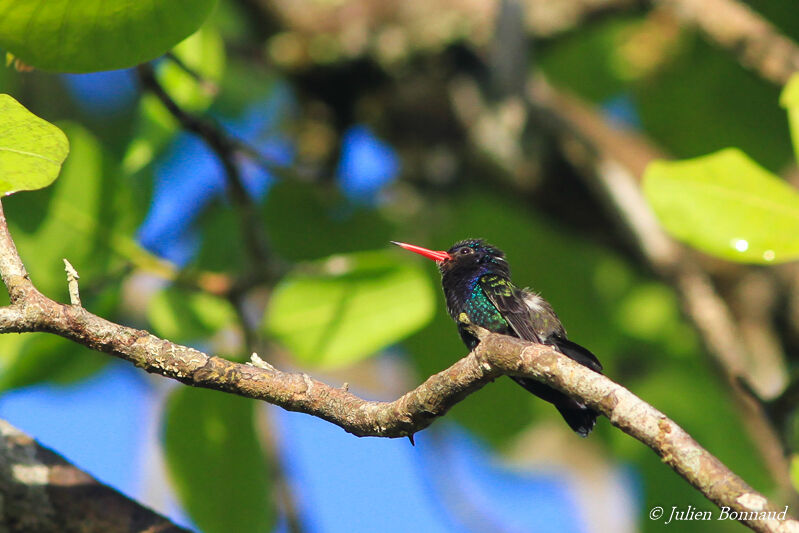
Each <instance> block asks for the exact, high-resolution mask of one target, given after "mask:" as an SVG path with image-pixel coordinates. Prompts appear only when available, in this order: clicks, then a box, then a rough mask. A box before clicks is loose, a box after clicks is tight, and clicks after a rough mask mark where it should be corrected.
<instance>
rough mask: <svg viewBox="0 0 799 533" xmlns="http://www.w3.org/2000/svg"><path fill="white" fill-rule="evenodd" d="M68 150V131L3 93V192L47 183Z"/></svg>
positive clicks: (0, 125) (0, 182) (0, 187)
mask: <svg viewBox="0 0 799 533" xmlns="http://www.w3.org/2000/svg"><path fill="white" fill-rule="evenodd" d="M68 152H69V141H68V140H67V136H66V135H64V132H62V131H61V130H60V129H58V127H56V126H54V125H53V124H50V123H49V122H47V121H46V120H44V119H41V118H39V117H37V116H36V115H34V114H33V113H31V112H30V111H28V110H27V109H25V107H24V106H23V105H22V104H20V103H19V102H17V101H16V100H14V99H13V98H11V97H10V96H9V95H7V94H0V196H6V195H8V194H11V193H13V192H17V191H30V190H34V189H41V188H42V187H47V186H48V185H50V184H51V183H52V182H53V180H55V179H56V177H57V176H58V172H59V170H61V163H63V162H64V159H65V158H66V157H67V153H68Z"/></svg>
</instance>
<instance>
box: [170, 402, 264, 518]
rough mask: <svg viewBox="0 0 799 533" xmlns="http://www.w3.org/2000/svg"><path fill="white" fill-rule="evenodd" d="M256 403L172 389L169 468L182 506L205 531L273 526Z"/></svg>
mask: <svg viewBox="0 0 799 533" xmlns="http://www.w3.org/2000/svg"><path fill="white" fill-rule="evenodd" d="M254 405H255V404H254V402H253V401H252V400H248V399H245V398H240V397H238V396H234V395H232V394H223V393H220V392H215V391H208V390H203V389H194V388H191V387H180V388H178V389H176V390H175V391H174V392H173V393H172V396H171V397H170V398H169V401H168V403H167V406H166V413H165V420H164V450H165V453H166V462H167V467H168V469H169V473H170V475H171V479H172V482H173V484H174V487H175V489H176V492H177V494H178V497H179V498H180V501H181V503H182V505H183V508H184V509H185V510H186V512H188V514H189V516H191V518H192V520H193V521H194V522H195V523H196V524H197V526H198V527H199V529H200V530H202V531H203V532H205V533H228V532H231V531H236V532H241V533H249V532H252V533H262V532H264V531H272V528H273V526H274V523H275V510H274V501H273V498H272V484H271V479H272V476H271V475H270V474H271V473H270V471H269V466H268V465H267V463H266V461H265V460H264V457H263V452H262V451H261V448H260V445H259V442H258V439H257V436H256V432H255V429H254V426H253V424H254V416H253V414H254V413H253V408H254Z"/></svg>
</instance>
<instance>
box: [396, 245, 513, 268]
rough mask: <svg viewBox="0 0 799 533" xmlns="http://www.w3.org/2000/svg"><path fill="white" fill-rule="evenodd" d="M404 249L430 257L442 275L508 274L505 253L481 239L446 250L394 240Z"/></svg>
mask: <svg viewBox="0 0 799 533" xmlns="http://www.w3.org/2000/svg"><path fill="white" fill-rule="evenodd" d="M391 242H392V243H394V244H396V245H397V246H401V247H402V248H405V249H406V250H410V251H411V252H415V253H417V254H419V255H423V256H425V257H427V258H428V259H432V260H433V261H435V262H436V264H437V265H438V269H439V270H440V271H441V275H442V276H448V275H449V274H456V273H457V275H459V276H464V277H466V276H469V275H470V274H474V275H483V274H488V273H496V274H500V275H503V276H506V277H509V276H510V270H509V268H508V263H507V262H506V261H505V253H504V252H503V251H502V250H500V249H499V248H496V247H494V246H492V245H490V244H488V243H487V242H485V241H484V240H482V239H467V240H464V241H460V242H457V243H455V244H454V245H452V247H451V248H450V249H449V250H447V251H443V250H442V251H435V250H428V249H427V248H422V247H421V246H416V245H413V244H405V243H402V242H394V241H391Z"/></svg>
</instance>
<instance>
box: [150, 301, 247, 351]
mask: <svg viewBox="0 0 799 533" xmlns="http://www.w3.org/2000/svg"><path fill="white" fill-rule="evenodd" d="M147 318H148V319H149V321H150V324H151V325H152V327H153V330H154V332H155V333H156V334H157V335H159V336H161V337H164V338H166V339H170V340H172V341H175V342H192V341H197V340H202V339H204V338H207V337H208V336H210V335H213V334H214V333H215V332H216V331H218V330H219V329H221V328H223V327H225V326H227V325H230V324H232V323H233V322H234V321H235V319H236V314H235V311H234V310H233V307H232V306H231V305H230V303H229V302H228V301H227V300H223V299H222V298H219V297H216V296H213V295H211V294H207V293H203V292H197V291H184V290H180V289H176V288H167V289H164V290H162V291H161V292H159V293H158V294H156V295H155V296H154V297H153V298H152V299H151V300H150V306H149V308H148V309H147Z"/></svg>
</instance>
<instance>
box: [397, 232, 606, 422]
mask: <svg viewBox="0 0 799 533" xmlns="http://www.w3.org/2000/svg"><path fill="white" fill-rule="evenodd" d="M391 242H392V243H393V244H396V245H397V246H401V247H402V248H405V249H406V250H410V251H411V252H416V253H417V254H420V255H423V256H425V257H427V258H429V259H432V260H433V261H435V262H436V264H437V265H438V269H439V271H441V284H442V286H443V287H444V296H445V297H446V299H447V310H448V311H449V314H450V316H452V318H453V320H455V322H457V323H458V332H459V333H460V335H461V339H463V342H464V343H465V344H466V346H467V347H468V348H469V350H472V349H474V347H475V346H477V344H478V343H479V342H480V341H479V340H478V339H477V337H475V336H474V335H472V334H471V333H470V332H469V331H468V330H467V329H466V325H465V324H463V322H462V321H461V320H459V318H458V317H460V316H461V313H466V317H467V318H468V319H469V322H471V323H472V324H475V325H478V326H481V327H484V328H485V329H487V330H489V331H493V332H495V333H503V334H505V335H511V336H514V337H518V338H520V339H524V340H527V341H532V342H537V343H541V344H546V345H548V346H551V347H552V348H554V349H556V350H557V351H559V352H561V353H562V354H564V355H567V356H568V357H570V358H572V359H574V360H575V361H577V362H578V363H580V364H581V365H584V366H587V367H588V368H590V369H591V370H594V371H595V372H601V371H602V365H601V364H600V362H599V360H597V358H596V356H594V354H592V353H591V352H590V351H588V350H587V349H585V348H583V347H582V346H580V345H578V344H575V343H573V342H571V341H570V340H568V339H567V338H566V330H564V329H563V325H561V323H560V320H558V316H557V315H556V314H555V311H553V310H552V306H551V305H549V303H548V302H547V301H546V300H544V299H543V298H541V296H539V295H538V294H536V293H534V292H532V291H530V290H528V289H519V288H518V287H516V286H515V285H514V284H513V283H512V282H511V280H510V268H509V267H508V263H507V262H506V261H505V254H504V252H502V250H500V249H499V248H496V247H494V246H492V245H490V244H488V243H486V242H485V241H483V240H479V239H469V240H465V241H460V242H458V243H455V244H454V245H453V246H452V248H450V249H449V250H447V251H446V252H445V251H435V250H428V249H427V248H422V247H421V246H415V245H413V244H405V243H402V242H394V241H391ZM512 379H513V380H514V381H515V382H516V383H518V384H519V385H521V386H522V387H524V388H525V389H527V390H528V391H530V392H532V393H533V394H535V395H536V396H538V397H539V398H541V399H542V400H546V401H548V402H550V403H552V404H553V405H554V406H555V407H556V408H557V410H558V411H559V412H560V414H561V415H562V416H563V418H564V420H566V423H567V424H569V427H571V428H572V429H573V430H574V431H575V432H577V433H578V434H579V435H580V436H581V437H587V436H588V434H589V433H590V432H591V430H592V429H593V428H594V424H595V423H596V417H597V416H598V413H597V412H596V411H594V410H592V409H590V408H588V407H586V406H585V405H583V404H582V403H580V402H579V401H577V400H575V399H573V398H571V397H570V396H568V395H566V394H564V393H562V392H560V391H559V390H556V389H553V388H552V387H549V386H548V385H544V384H543V383H540V382H538V381H535V380H533V379H526V378H518V377H513V378H512Z"/></svg>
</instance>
